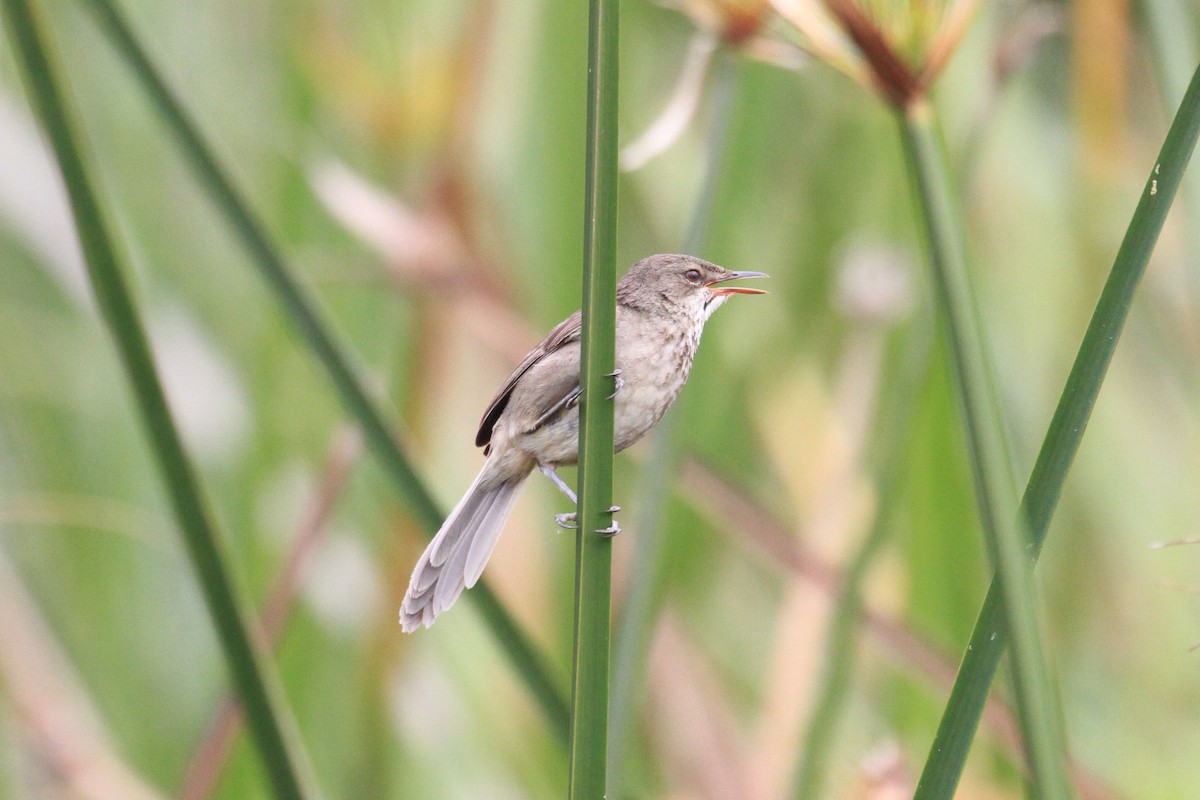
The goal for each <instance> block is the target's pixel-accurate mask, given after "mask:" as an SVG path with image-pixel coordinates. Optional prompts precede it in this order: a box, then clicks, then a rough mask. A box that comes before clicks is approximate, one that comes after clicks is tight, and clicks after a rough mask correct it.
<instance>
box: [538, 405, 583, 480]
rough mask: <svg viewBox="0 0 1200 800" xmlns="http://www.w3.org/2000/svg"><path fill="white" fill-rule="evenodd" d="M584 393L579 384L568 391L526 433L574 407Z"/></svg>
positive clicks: (543, 469)
mask: <svg viewBox="0 0 1200 800" xmlns="http://www.w3.org/2000/svg"><path fill="white" fill-rule="evenodd" d="M582 394H583V389H582V388H580V387H578V386H576V387H575V388H574V389H572V390H571V391H569V392H567V393H566V394H565V395H563V397H562V399H561V400H559V401H558V402H557V403H555V404H554V405H552V406H550V408H548V409H546V413H544V414H542V415H541V416H540V417H538V418H537V419H535V420H534V421H533V424H532V425H530V426H529V430H528V431H526V433H529V432H532V431H536V430H537V429H538V428H540V427H542V426H543V425H545V424H546V423H547V422H549V421H550V420H551V419H553V418H554V417H555V416H556V415H557V414H559V413H561V412H563V411H567V410H569V409H571V408H574V406H575V404H576V403H578V402H579V396H580V395H582ZM542 471H543V472H545V468H544V467H543V468H542ZM554 480H555V481H556V482H557V483H558V485H559V488H560V489H561V488H563V484H562V482H561V481H558V479H557V478H555V479H554ZM567 491H568V492H569V491H570V490H569V489H568V490H567ZM570 496H571V495H568V497H570ZM572 502H574V500H573V499H572Z"/></svg>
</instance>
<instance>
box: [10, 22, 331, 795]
mask: <svg viewBox="0 0 1200 800" xmlns="http://www.w3.org/2000/svg"><path fill="white" fill-rule="evenodd" d="M4 9H5V11H6V12H7V15H6V18H7V20H8V24H9V33H10V35H11V37H12V41H13V44H14V46H15V50H16V52H17V53H18V54H19V57H20V60H21V65H22V68H23V72H24V75H25V79H26V81H27V83H28V86H29V94H30V97H31V99H32V101H33V104H34V106H35V108H36V110H37V113H38V116H39V117H40V118H41V122H42V127H43V129H44V130H45V132H46V134H47V136H48V137H49V138H50V143H51V146H52V147H53V149H54V154H55V157H56V158H57V160H58V165H59V169H60V170H61V172H62V176H63V181H64V183H65V184H66V187H67V194H68V197H69V198H70V203H71V211H72V214H73V215H74V218H75V226H76V230H77V232H78V234H79V239H80V245H81V247H82V249H83V254H84V261H85V262H86V264H87V269H88V276H89V278H90V279H91V284H92V288H93V290H94V292H95V294H96V302H97V305H98V306H99V309H100V313H101V315H102V316H103V318H104V320H105V322H106V323H107V325H108V327H109V330H110V331H111V333H112V336H113V339H114V341H115V343H116V346H117V349H118V351H119V353H120V357H121V360H122V362H123V364H124V366H125V370H126V373H127V376H128V378H129V382H130V385H131V386H132V388H133V393H134V396H135V398H136V401H137V404H138V410H139V411H140V412H141V416H142V422H143V424H144V425H145V427H146V433H147V436H148V438H149V441H150V445H151V447H152V448H153V450H154V455H155V457H156V459H157V461H158V466H159V470H160V471H161V473H162V478H163V482H164V483H165V484H166V489H167V494H168V495H169V497H170V501H171V504H172V506H173V508H174V512H175V518H176V521H177V522H178V524H179V527H180V530H181V531H182V533H183V537H184V541H185V543H186V545H187V551H188V555H189V556H190V557H191V561H192V567H193V569H194V571H195V573H196V577H197V578H198V579H199V581H200V585H201V588H202V589H203V592H204V599H205V602H206V603H207V605H208V611H209V614H210V615H211V617H212V619H213V624H214V625H215V627H216V630H217V636H218V638H219V640H220V642H221V646H222V648H223V649H224V651H225V661H226V664H227V665H228V667H229V669H230V671H231V673H232V675H233V680H234V683H235V685H236V687H237V690H238V694H239V695H240V697H241V700H242V704H243V706H244V707H245V709H246V716H247V719H248V721H249V724H250V728H251V730H252V732H253V734H254V738H255V741H256V742H257V744H258V750H259V753H260V754H261V756H262V758H263V762H264V765H265V766H266V770H267V773H268V775H269V776H270V780H271V784H272V786H273V787H274V790H275V795H276V796H277V797H280V798H287V799H288V800H299V799H300V798H304V797H312V796H315V785H316V784H315V781H314V780H313V779H312V777H311V775H310V769H309V767H308V765H307V763H306V762H305V759H304V757H303V755H302V751H301V749H300V747H299V746H298V744H297V741H296V739H297V737H296V734H295V730H294V723H293V721H292V720H291V717H290V714H289V713H288V710H287V706H286V704H285V703H284V701H283V695H282V690H281V688H280V687H279V685H278V679H277V678H276V677H275V675H274V673H273V671H272V670H271V669H270V667H269V666H268V660H267V659H266V658H265V656H264V653H263V648H262V646H261V645H260V644H259V643H258V642H257V641H256V640H255V638H254V637H253V636H252V634H251V631H250V626H249V623H248V619H249V617H250V615H249V613H248V611H247V605H246V604H245V603H244V602H243V600H242V598H241V597H240V596H239V594H238V589H237V587H236V585H235V584H234V579H233V577H232V574H231V572H230V569H229V566H228V560H227V557H226V555H225V552H224V546H223V544H222V539H221V537H220V535H219V533H218V531H217V530H216V528H215V526H214V525H213V523H212V520H211V518H210V515H209V511H208V509H207V508H206V505H205V502H204V500H203V499H202V497H201V495H200V489H199V485H198V481H197V479H196V475H195V472H194V470H193V468H192V465H191V463H190V461H189V460H188V458H187V454H186V453H185V451H184V448H183V443H182V441H181V440H180V438H179V433H178V431H177V430H176V428H175V423H174V420H173V419H172V418H171V413H170V410H169V409H168V407H167V401H166V398H165V396H164V395H163V389H162V385H161V384H160V382H159V380H158V374H157V372H156V371H155V368H154V361H153V358H152V356H151V353H150V344H149V341H148V340H147V337H146V332H145V329H144V328H143V326H142V322H141V318H140V317H139V316H138V313H137V308H136V306H135V305H134V302H133V299H132V297H131V296H130V293H129V289H128V287H127V286H126V284H125V279H124V277H123V275H122V268H121V264H120V262H119V260H118V255H117V252H116V248H115V247H114V243H113V241H112V239H111V238H110V236H109V233H108V226H107V224H106V222H105V218H104V212H103V210H102V208H101V201H100V198H99V196H98V194H97V192H96V190H95V182H94V180H93V179H92V176H91V174H90V169H89V166H88V164H87V163H86V155H85V152H84V150H83V148H82V142H81V139H80V136H79V134H78V132H77V130H76V125H75V121H74V119H73V116H72V112H71V110H70V109H69V108H68V107H67V104H66V98H65V97H64V93H63V92H62V91H61V89H60V83H59V78H58V65H57V63H56V60H55V58H54V56H53V55H52V54H51V52H50V50H49V47H48V45H47V43H46V41H45V38H44V34H43V31H44V27H45V26H44V23H43V22H42V20H41V19H40V18H39V16H38V14H37V12H36V11H35V9H34V8H32V7H31V6H30V4H28V3H27V2H24V0H4Z"/></svg>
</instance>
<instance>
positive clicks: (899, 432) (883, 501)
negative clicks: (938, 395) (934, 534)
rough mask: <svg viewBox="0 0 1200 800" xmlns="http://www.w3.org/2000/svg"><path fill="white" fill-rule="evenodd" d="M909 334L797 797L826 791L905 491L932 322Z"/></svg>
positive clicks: (803, 799)
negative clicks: (867, 608) (866, 525)
mask: <svg viewBox="0 0 1200 800" xmlns="http://www.w3.org/2000/svg"><path fill="white" fill-rule="evenodd" d="M909 339H910V341H909V342H908V347H907V351H908V352H909V358H908V359H906V362H907V363H906V364H904V366H905V367H907V368H906V369H901V370H899V371H898V374H899V375H901V376H906V377H904V378H901V379H900V380H899V381H897V385H896V386H895V388H894V390H893V391H891V392H889V393H887V395H885V396H884V397H883V398H881V400H882V402H880V403H879V408H880V414H881V419H880V420H879V422H878V423H877V424H876V426H875V427H876V433H875V435H874V437H873V438H874V439H875V440H876V441H877V442H879V444H878V445H877V446H876V447H877V449H876V451H875V452H876V457H875V459H874V461H875V462H876V464H877V466H876V468H875V469H874V470H872V471H873V472H874V473H875V474H876V475H877V483H878V486H877V489H876V492H875V495H876V497H878V498H879V505H878V507H877V508H876V509H875V519H874V520H873V521H872V523H871V529H870V530H869V531H868V532H867V535H866V536H865V537H864V538H863V541H862V544H861V545H860V546H859V548H858V550H857V551H856V552H855V553H854V555H853V556H852V557H851V559H850V562H849V564H847V566H846V570H845V574H844V576H843V579H842V587H841V591H840V592H839V593H838V597H837V601H836V604H835V606H834V611H833V615H832V618H831V619H830V622H829V633H828V635H827V636H826V643H825V648H824V650H825V663H824V666H823V668H822V679H821V685H820V687H819V688H818V689H817V692H816V704H815V707H814V708H813V712H812V717H811V718H810V720H809V724H808V729H807V730H806V731H805V735H804V743H803V745H802V747H801V750H800V758H799V760H798V762H797V766H796V772H795V774H794V776H793V780H792V795H791V796H792V798H794V800H813V798H817V797H821V796H823V795H822V787H823V784H824V782H825V773H826V771H827V770H826V767H827V766H828V764H829V753H830V752H831V751H832V749H833V743H834V741H835V737H836V734H837V723H838V720H839V718H840V717H841V715H842V712H843V709H844V708H845V700H846V695H847V693H848V692H849V689H850V686H851V680H852V679H853V677H854V669H855V661H856V656H857V643H858V629H859V622H860V619H861V616H862V607H863V596H862V593H863V584H864V583H865V582H866V579H867V573H868V572H869V570H870V568H871V566H872V565H873V564H874V563H875V557H876V556H877V555H878V554H879V552H880V551H881V549H882V548H883V545H884V544H885V543H886V542H887V538H888V533H889V531H890V527H891V525H892V521H893V520H892V506H893V504H894V503H895V502H896V501H897V500H898V499H899V498H900V496H901V494H900V491H901V489H900V484H901V482H902V479H903V474H902V468H903V466H904V459H902V458H901V457H900V456H901V454H902V448H903V444H904V440H905V438H906V437H907V436H908V431H909V428H910V427H911V419H912V416H913V414H912V410H913V408H914V407H915V403H914V402H913V399H914V395H915V394H916V393H917V390H918V388H919V387H920V386H921V384H923V383H924V381H925V377H926V375H927V374H928V371H929V362H930V358H929V354H930V351H931V349H932V339H933V326H932V325H922V326H920V327H919V328H918V330H916V331H915V332H914V333H912V334H911V335H910V336H909Z"/></svg>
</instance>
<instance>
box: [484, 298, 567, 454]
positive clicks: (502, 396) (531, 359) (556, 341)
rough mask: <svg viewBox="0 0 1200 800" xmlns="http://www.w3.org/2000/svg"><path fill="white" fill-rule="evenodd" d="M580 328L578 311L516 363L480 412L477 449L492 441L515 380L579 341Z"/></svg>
mask: <svg viewBox="0 0 1200 800" xmlns="http://www.w3.org/2000/svg"><path fill="white" fill-rule="evenodd" d="M582 328H583V323H582V317H581V315H580V312H578V311H576V312H575V313H574V314H572V315H571V316H569V317H567V318H566V319H564V320H563V321H562V322H560V323H558V325H556V326H555V327H554V330H552V331H550V333H549V334H547V336H546V338H545V339H543V340H542V341H541V343H539V344H538V346H537V347H535V348H533V349H532V350H530V351H529V355H527V356H525V358H524V359H522V361H521V363H520V364H517V367H516V369H514V370H513V371H512V374H511V375H509V376H508V380H506V381H505V382H504V384H503V385H502V386H501V387H500V389H499V390H498V391H497V392H496V396H495V397H493V398H492V402H490V403H488V407H487V411H484V412H483V420H482V421H481V422H480V423H479V431H478V433H476V434H475V446H476V447H484V446H486V445H487V444H489V443H490V442H491V441H492V428H493V427H495V425H496V420H498V419H500V415H501V414H502V413H504V408H505V407H506V406H507V405H508V399H509V397H511V396H512V391H513V387H514V386H516V385H517V381H519V380H520V379H521V376H522V375H524V374H525V373H526V372H528V371H529V369H530V368H531V367H532V366H533V365H534V364H536V363H538V362H539V361H541V360H542V359H543V358H545V357H546V356H547V355H549V354H550V353H553V352H554V351H556V350H558V349H560V348H562V347H563V346H564V345H568V344H570V343H571V342H577V341H579V337H580V332H581V330H582Z"/></svg>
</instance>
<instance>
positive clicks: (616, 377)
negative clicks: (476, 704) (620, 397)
mask: <svg viewBox="0 0 1200 800" xmlns="http://www.w3.org/2000/svg"><path fill="white" fill-rule="evenodd" d="M604 377H606V378H612V379H613V393H612V394H610V395H609V396H608V398H607V399H608V400H612V399H613V398H614V397H616V396H617V392H619V391H621V389H623V388H624V387H625V379H624V378H622V377H621V368H620V367H618V368H617V369H614V370H613V371H612V372H608V373H605V375H604Z"/></svg>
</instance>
